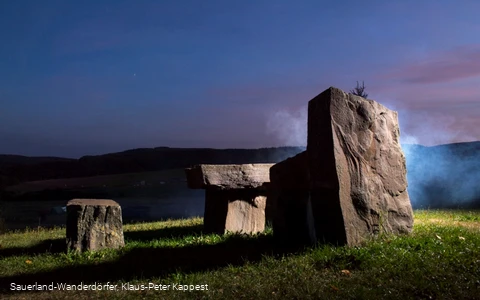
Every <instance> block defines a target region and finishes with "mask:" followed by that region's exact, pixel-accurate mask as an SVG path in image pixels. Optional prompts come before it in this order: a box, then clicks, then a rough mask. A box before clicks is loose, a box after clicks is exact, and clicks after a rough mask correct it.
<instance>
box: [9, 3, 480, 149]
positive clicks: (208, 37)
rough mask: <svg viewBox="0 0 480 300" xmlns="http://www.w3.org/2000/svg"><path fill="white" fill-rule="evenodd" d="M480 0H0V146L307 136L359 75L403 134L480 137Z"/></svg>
mask: <svg viewBox="0 0 480 300" xmlns="http://www.w3.org/2000/svg"><path fill="white" fill-rule="evenodd" d="M479 11H480V1H478V0H471V1H469V0H462V1H461V5H460V4H459V2H458V1H453V0H451V1H441V0H431V1H429V0H422V1H410V0H404V1H381V0H372V1H368V0H365V1H360V2H359V1H319V0H312V1H272V0H269V1H259V0H246V1H220V0H218V1H205V0H204V1H197V0H188V1H187V0H181V1H153V0H152V1H141V0H136V1H119V0H112V1H81V4H80V2H77V1H61V0H59V1H49V0H43V1H37V0H35V1H27V0H22V1H1V2H0V24H1V27H0V38H1V43H2V46H1V47H0V57H1V59H0V141H1V142H0V153H10V154H22V155H54V156H66V157H79V156H82V155H87V154H101V153H107V152H114V151H122V150H126V149H130V148H140V147H157V146H170V147H212V148H231V147H235V148H257V147H270V146H279V145H302V144H303V145H305V143H306V113H305V112H306V105H307V102H308V101H309V100H310V99H311V98H313V97H314V96H316V95H317V94H318V93H320V92H322V91H323V90H325V89H326V88H328V87H329V86H335V87H338V88H341V89H343V90H345V91H348V90H350V89H351V88H353V87H354V86H355V85H356V81H357V80H359V81H362V80H364V81H365V85H366V87H367V93H368V94H369V98H370V99H373V100H376V101H378V102H380V103H382V104H384V105H386V106H387V107H389V108H392V109H395V110H397V111H399V114H400V126H401V134H402V140H403V141H404V142H416V143H420V144H424V145H435V144H442V143H449V142H458V141H472V140H480V120H479V118H478V117H479V116H480V18H479V17H478V12H479Z"/></svg>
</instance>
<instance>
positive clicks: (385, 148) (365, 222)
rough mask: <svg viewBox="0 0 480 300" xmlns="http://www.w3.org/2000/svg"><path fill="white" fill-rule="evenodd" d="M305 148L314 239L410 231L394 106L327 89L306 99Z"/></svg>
mask: <svg viewBox="0 0 480 300" xmlns="http://www.w3.org/2000/svg"><path fill="white" fill-rule="evenodd" d="M307 153H308V166H309V173H310V199H311V205H312V212H313V217H314V220H315V231H316V237H317V239H318V240H319V241H321V242H322V241H323V242H327V243H334V244H346V245H357V244H359V243H361V242H362V241H364V240H365V238H367V237H369V236H371V235H372V234H377V233H379V232H390V233H408V232H410V231H411V230H412V227H413V212H412V207H411V204H410V199H409V196H408V193H407V190H406V189H407V180H406V167H405V157H404V155H403V152H402V149H401V147H400V144H399V126H398V116H397V113H396V112H395V111H392V110H389V109H387V108H386V107H384V106H382V105H381V104H379V103H377V102H375V101H372V100H367V99H364V98H362V97H359V96H355V95H352V94H346V93H345V92H343V91H341V90H339V89H337V88H333V87H332V88H329V89H327V90H326V91H324V92H323V93H321V94H320V95H318V96H317V97H315V98H314V99H312V100H311V101H310V102H309V103H308V141H307Z"/></svg>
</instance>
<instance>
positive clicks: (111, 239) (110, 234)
mask: <svg viewBox="0 0 480 300" xmlns="http://www.w3.org/2000/svg"><path fill="white" fill-rule="evenodd" d="M66 237H67V239H66V240H67V248H68V249H70V250H73V251H80V252H83V251H95V250H101V249H106V248H114V249H115V248H121V247H123V246H124V245H125V242H124V238H123V222H122V209H121V207H120V205H119V204H118V203H117V202H115V201H113V200H106V199H73V200H70V201H68V203H67V234H66Z"/></svg>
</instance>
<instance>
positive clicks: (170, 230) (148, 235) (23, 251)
mask: <svg viewBox="0 0 480 300" xmlns="http://www.w3.org/2000/svg"><path fill="white" fill-rule="evenodd" d="M202 230H203V225H194V226H183V227H182V226H178V227H167V228H163V229H158V230H144V231H127V232H124V233H123V235H124V238H125V241H126V242H148V241H151V240H156V239H162V238H184V237H186V236H189V235H198V234H200V233H201V232H202ZM66 251H67V248H66V241H65V239H62V238H59V239H48V240H45V241H42V242H41V243H39V244H36V245H33V246H30V247H14V248H5V249H2V248H0V258H7V257H11V256H18V255H36V254H43V253H49V254H57V253H66Z"/></svg>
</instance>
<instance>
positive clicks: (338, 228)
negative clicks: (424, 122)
mask: <svg viewBox="0 0 480 300" xmlns="http://www.w3.org/2000/svg"><path fill="white" fill-rule="evenodd" d="M399 137H400V131H399V125H398V115H397V112H395V111H392V110H389V109H388V108H386V107H385V106H383V105H381V104H379V103H377V102H375V101H373V100H368V99H365V98H362V97H360V96H356V95H353V94H347V93H345V92H343V91H342V90H340V89H337V88H334V87H330V88H329V89H327V90H325V91H324V92H322V93H321V94H319V95H318V96H316V97H315V98H313V99H312V100H310V101H309V103H308V138H307V150H306V151H304V152H302V153H300V154H298V155H296V156H294V157H292V158H289V159H287V160H284V161H282V162H279V163H277V164H250V165H199V166H194V167H193V168H189V169H186V175H187V181H188V184H189V187H190V188H203V189H205V190H206V193H205V195H206V198H205V216H204V222H205V229H206V230H207V231H210V232H218V233H223V232H225V231H235V232H245V233H255V232H260V231H263V230H264V226H265V207H266V204H265V201H268V203H269V204H270V206H271V207H272V218H271V219H272V225H273V232H274V234H275V236H277V237H279V238H282V239H285V240H287V241H291V242H294V241H298V242H301V243H306V244H312V243H318V242H320V243H331V244H335V245H348V246H353V245H359V244H361V243H362V242H363V241H365V240H366V239H368V238H370V237H372V236H375V235H377V234H379V233H393V234H401V233H409V232H411V231H412V228H413V210H412V206H411V203H410V198H409V196H408V192H407V180H406V172H407V170H406V163H405V156H404V154H403V151H402V149H401V147H400V141H399ZM267 198H268V199H267Z"/></svg>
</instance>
